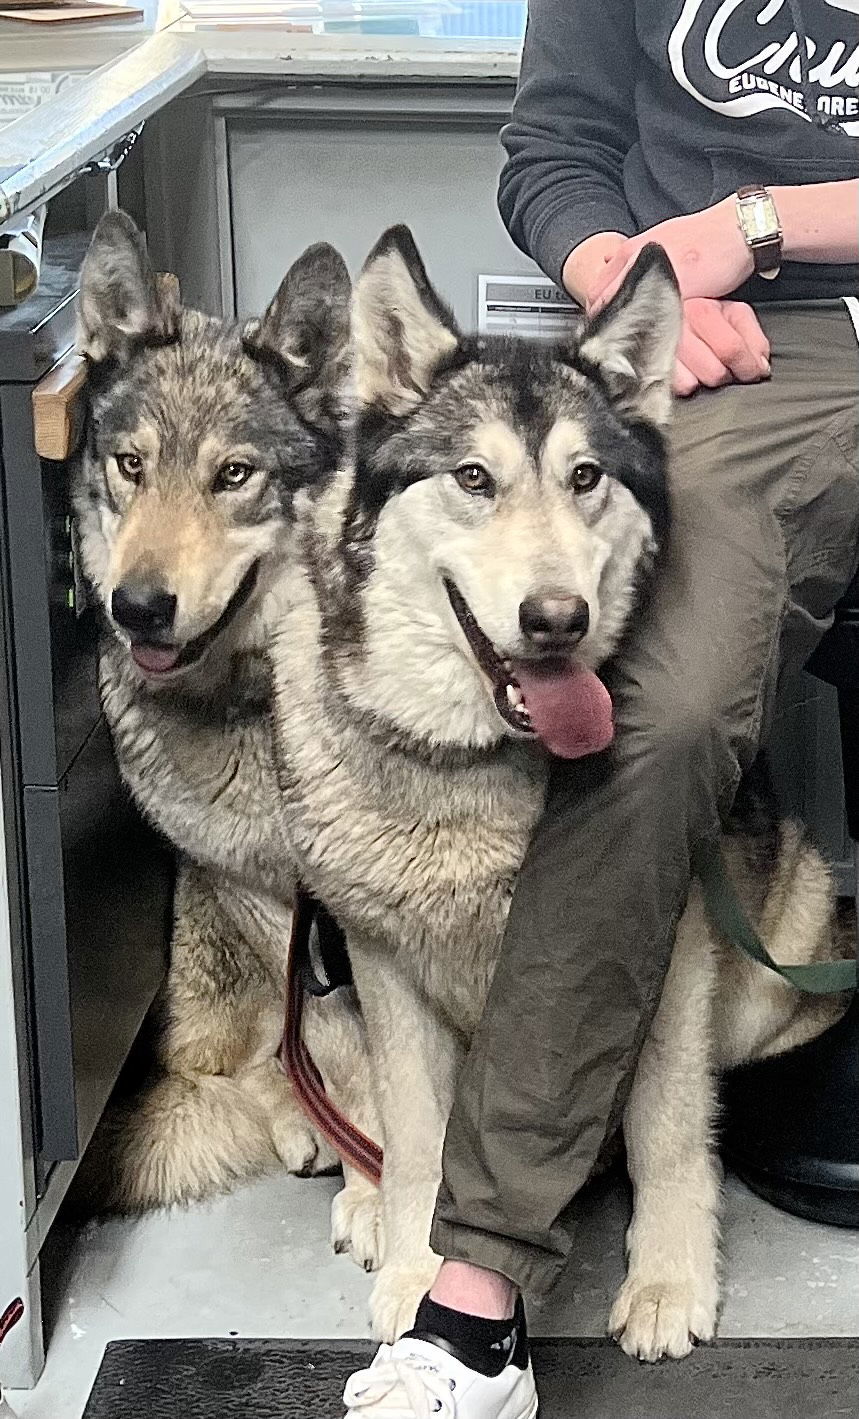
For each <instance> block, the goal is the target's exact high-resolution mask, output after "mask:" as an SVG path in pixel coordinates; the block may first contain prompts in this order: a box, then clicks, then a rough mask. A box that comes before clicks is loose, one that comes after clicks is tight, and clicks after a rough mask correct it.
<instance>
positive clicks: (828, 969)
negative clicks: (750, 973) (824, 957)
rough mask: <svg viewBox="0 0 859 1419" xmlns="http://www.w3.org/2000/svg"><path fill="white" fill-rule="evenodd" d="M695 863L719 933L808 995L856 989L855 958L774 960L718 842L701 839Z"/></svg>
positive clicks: (709, 911) (710, 915)
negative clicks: (796, 963)
mask: <svg viewBox="0 0 859 1419" xmlns="http://www.w3.org/2000/svg"><path fill="white" fill-rule="evenodd" d="M692 866H693V870H694V872H695V875H696V877H697V878H698V879H699V881H700V883H701V887H702V890H703V893H704V905H705V907H706V908H707V915H708V916H709V918H710V921H711V922H712V924H713V926H715V928H716V930H717V931H718V932H719V935H720V936H723V937H724V938H725V940H726V941H730V943H731V945H732V946H736V947H737V949H738V950H739V951H742V952H743V953H744V954H745V955H746V956H748V957H750V959H751V960H753V961H757V962H759V964H760V965H762V966H766V967H767V969H768V970H770V971H775V973H776V975H779V976H781V977H782V979H783V980H786V981H789V982H790V984H791V985H793V986H796V989H797V990H801V991H804V992H805V994H806V995H840V994H841V993H842V991H845V990H856V988H857V962H856V961H855V960H854V961H815V962H813V963H812V964H811V965H807V966H780V965H779V964H778V962H777V961H774V960H773V958H772V956H771V955H770V953H769V951H768V950H767V948H766V946H765V945H764V943H763V942H762V941H761V939H760V937H759V936H758V934H757V932H756V931H755V929H754V927H753V926H752V924H751V922H750V921H749V919H748V917H747V916H746V914H745V912H744V911H743V908H742V906H741V905H740V901H739V898H738V896H737V894H736V892H735V890H734V885H733V883H732V882H731V879H730V877H729V876H728V870H727V868H726V866H725V859H724V857H723V856H722V849H721V848H720V846H719V844H718V842H711V843H699V845H698V847H697V848H696V849H695V851H694V853H693V855H692Z"/></svg>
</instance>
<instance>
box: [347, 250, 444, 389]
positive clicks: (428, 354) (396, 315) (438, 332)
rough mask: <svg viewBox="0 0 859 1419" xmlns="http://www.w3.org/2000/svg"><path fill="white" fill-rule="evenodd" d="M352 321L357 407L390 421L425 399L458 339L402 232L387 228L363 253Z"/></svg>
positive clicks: (417, 256)
mask: <svg viewBox="0 0 859 1419" xmlns="http://www.w3.org/2000/svg"><path fill="white" fill-rule="evenodd" d="M352 320H353V332H354V341H355V390H356V394H357V398H358V402H359V403H360V404H362V405H365V406H368V405H374V404H375V405H381V406H382V407H383V408H385V409H387V410H388V412H389V413H391V414H404V413H406V412H407V411H408V410H409V409H411V408H412V407H413V406H414V405H415V404H417V403H419V402H420V400H421V399H423V398H425V396H426V394H427V392H428V390H429V387H430V384H431V383H432V378H433V375H434V374H435V371H436V370H437V369H438V366H439V365H440V364H441V362H442V361H443V360H445V359H449V358H450V356H451V355H452V354H453V352H454V351H455V350H456V349H457V347H458V345H459V343H460V339H461V335H460V331H459V329H458V327H457V324H456V321H455V320H454V318H453V315H452V314H451V312H450V310H449V309H448V307H447V306H446V305H445V304H444V302H443V301H442V300H441V299H440V297H439V296H438V295H437V294H436V292H435V290H434V289H433V287H432V286H431V285H430V282H429V279H428V277H427V273H426V270H425V269H424V264H423V262H422V261H421V258H420V255H419V253H418V249H417V247H416V246H415V242H414V238H413V236H412V234H411V232H410V231H409V229H408V227H391V228H390V230H389V231H387V232H385V234H384V236H383V237H382V238H381V239H380V241H378V242H377V244H376V246H375V247H374V248H373V250H372V251H371V252H370V255H369V256H368V257H367V260H366V262H365V264H364V269H363V271H362V272H361V275H360V276H359V278H358V281H357V283H356V286H355V298H354V301H353V305H352Z"/></svg>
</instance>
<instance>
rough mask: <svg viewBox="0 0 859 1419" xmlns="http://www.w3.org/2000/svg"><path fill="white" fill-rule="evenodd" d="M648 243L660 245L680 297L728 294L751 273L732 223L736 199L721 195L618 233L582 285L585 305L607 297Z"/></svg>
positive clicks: (749, 261) (601, 303)
mask: <svg viewBox="0 0 859 1419" xmlns="http://www.w3.org/2000/svg"><path fill="white" fill-rule="evenodd" d="M648 242H656V243H657V245H659V246H661V247H663V248H664V250H665V251H666V253H667V255H668V258H669V260H670V262H671V265H672V266H673V267H674V273H675V275H676V277H677V282H678V284H679V286H680V294H681V295H682V296H683V297H684V298H685V299H690V298H694V297H696V296H707V297H712V298H716V297H719V296H727V295H730V293H731V292H732V291H735V290H736V289H737V287H738V286H741V285H742V284H743V282H744V281H746V280H748V278H749V276H751V275H752V274H753V272H754V261H753V259H752V255H751V252H750V251H749V248H748V246H747V245H746V241H745V238H744V237H743V234H742V232H741V231H740V228H739V226H738V225H737V212H736V202H735V199H734V198H733V197H727V198H725V200H724V201H723V202H717V203H716V205H715V206H714V207H706V208H705V209H704V211H703V212H692V213H691V214H690V215H689V216H685V217H671V218H670V219H669V220H668V221H667V222H659V223H658V225H657V226H655V227H651V228H650V229H649V231H646V232H642V233H641V234H640V235H639V236H634V237H624V238H623V240H622V242H621V243H620V244H619V245H616V246H615V247H614V249H613V250H612V253H611V255H610V256H609V258H608V260H607V261H605V262H604V264H603V267H602V269H601V270H600V272H599V275H598V277H597V278H596V279H595V280H594V281H593V282H592V283H591V285H590V287H589V289H588V293H587V294H588V310H589V312H594V311H597V310H599V309H600V308H601V306H604V305H605V304H606V303H607V302H608V301H610V300H611V298H612V296H613V295H614V294H615V292H616V291H617V290H618V289H619V287H620V286H621V284H622V282H623V279H624V277H625V276H626V274H627V272H628V271H629V269H630V267H631V266H632V264H633V262H634V261H635V258H636V257H637V256H638V253H639V252H640V251H641V249H642V247H643V246H647V244H648Z"/></svg>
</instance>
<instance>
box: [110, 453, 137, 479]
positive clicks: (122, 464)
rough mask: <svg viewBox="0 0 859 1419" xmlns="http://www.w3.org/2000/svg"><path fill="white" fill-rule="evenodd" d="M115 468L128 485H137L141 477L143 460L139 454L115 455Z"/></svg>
mask: <svg viewBox="0 0 859 1419" xmlns="http://www.w3.org/2000/svg"><path fill="white" fill-rule="evenodd" d="M114 458H115V459H116V466H117V468H118V469H119V471H120V473H121V474H122V476H123V478H125V479H127V481H128V482H129V483H139V482H140V479H141V478H142V477H143V459H142V458H141V457H140V454H139V453H115V454H114Z"/></svg>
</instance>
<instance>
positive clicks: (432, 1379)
mask: <svg viewBox="0 0 859 1419" xmlns="http://www.w3.org/2000/svg"><path fill="white" fill-rule="evenodd" d="M453 1387H454V1385H453V1381H452V1380H448V1379H446V1378H445V1376H444V1375H443V1374H441V1372H440V1371H439V1370H438V1369H436V1368H435V1367H434V1366H433V1365H430V1364H428V1363H427V1361H426V1360H425V1359H424V1358H423V1356H421V1355H402V1356H393V1355H392V1354H391V1352H390V1349H388V1351H387V1353H386V1352H385V1347H383V1348H382V1349H381V1350H380V1351H379V1354H378V1355H377V1357H376V1359H375V1360H374V1361H373V1364H372V1365H371V1366H370V1368H369V1369H368V1370H357V1371H356V1373H355V1374H354V1375H351V1376H350V1377H349V1379H348V1380H347V1382H346V1389H345V1391H344V1394H343V1403H344V1404H345V1405H346V1407H347V1409H348V1411H349V1414H359V1413H362V1412H363V1413H366V1414H383V1413H384V1412H385V1411H386V1410H387V1411H389V1412H394V1413H398V1414H400V1415H403V1416H405V1415H408V1416H409V1419H412V1416H413V1419H456V1402H455V1400H454V1398H453Z"/></svg>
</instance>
